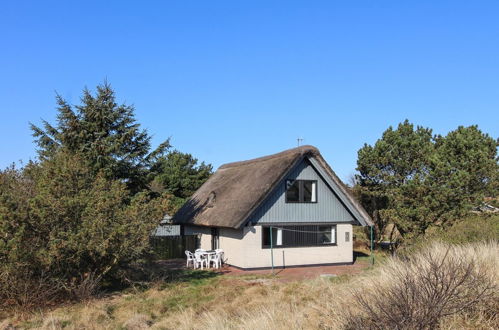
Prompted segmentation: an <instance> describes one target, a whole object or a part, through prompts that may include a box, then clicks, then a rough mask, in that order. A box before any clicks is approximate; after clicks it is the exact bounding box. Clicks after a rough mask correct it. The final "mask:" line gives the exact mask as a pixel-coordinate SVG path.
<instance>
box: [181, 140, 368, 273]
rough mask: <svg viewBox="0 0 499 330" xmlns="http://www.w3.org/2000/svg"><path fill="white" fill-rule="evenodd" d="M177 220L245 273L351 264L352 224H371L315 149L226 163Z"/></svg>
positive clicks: (206, 247)
mask: <svg viewBox="0 0 499 330" xmlns="http://www.w3.org/2000/svg"><path fill="white" fill-rule="evenodd" d="M173 223H174V224H180V225H182V227H183V230H182V231H183V233H184V234H185V235H192V234H195V235H198V236H199V238H200V239H199V240H198V241H199V247H200V248H203V249H206V250H210V249H217V248H220V249H223V250H224V253H225V262H226V263H228V264H230V265H232V266H235V267H238V268H242V269H255V268H270V267H272V266H274V267H289V266H306V265H333V264H350V263H352V262H353V242H352V240H353V233H352V226H353V225H358V226H371V225H372V221H371V219H370V217H369V215H368V214H367V213H366V211H365V210H364V209H363V208H362V206H360V205H359V204H358V203H357V202H356V200H355V199H354V198H353V196H351V194H350V193H349V191H348V189H347V188H346V187H345V185H344V184H343V183H342V182H341V180H340V179H339V178H338V177H337V176H336V174H335V173H334V172H333V170H332V169H331V167H330V166H329V165H328V164H327V163H326V161H325V160H324V158H323V157H322V156H321V154H320V153H319V150H318V149H317V148H315V147H313V146H301V147H298V148H293V149H290V150H286V151H283V152H280V153H277V154H274V155H270V156H265V157H261V158H256V159H252V160H246V161H241V162H235V163H229V164H225V165H222V166H221V167H220V168H219V169H218V170H217V171H216V172H215V173H214V174H213V175H212V176H211V177H210V178H209V179H208V181H206V182H205V183H204V184H203V185H202V186H201V187H200V188H199V189H198V190H197V191H196V192H195V193H194V195H193V196H192V197H191V198H190V199H189V200H188V201H187V202H186V203H185V204H184V205H183V206H182V208H181V209H180V210H179V211H178V212H177V213H176V214H175V215H174V216H173Z"/></svg>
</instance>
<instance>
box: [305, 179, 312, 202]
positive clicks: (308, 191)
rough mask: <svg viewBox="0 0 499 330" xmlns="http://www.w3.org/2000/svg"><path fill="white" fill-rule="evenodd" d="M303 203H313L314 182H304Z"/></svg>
mask: <svg viewBox="0 0 499 330" xmlns="http://www.w3.org/2000/svg"><path fill="white" fill-rule="evenodd" d="M303 201H304V202H311V201H312V181H303Z"/></svg>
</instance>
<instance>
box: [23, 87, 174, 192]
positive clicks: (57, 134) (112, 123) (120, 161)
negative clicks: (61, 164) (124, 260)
mask: <svg viewBox="0 0 499 330" xmlns="http://www.w3.org/2000/svg"><path fill="white" fill-rule="evenodd" d="M56 99H57V104H58V107H57V111H58V115H57V124H56V125H55V126H53V125H51V124H50V123H49V122H47V121H45V120H43V128H40V127H38V126H35V125H33V124H31V129H32V131H33V136H34V137H35V139H36V143H37V145H38V154H39V158H40V159H41V160H42V161H43V160H47V159H50V158H52V157H54V155H55V154H56V153H57V152H58V151H60V150H66V151H69V152H71V153H75V154H78V155H79V156H81V157H83V159H84V160H85V161H87V162H88V164H89V166H91V167H92V168H93V169H94V170H95V171H96V172H97V171H102V172H103V173H104V174H105V175H106V176H107V177H108V178H110V179H119V180H122V181H124V182H126V183H127V185H128V187H129V188H130V189H131V190H132V191H137V190H140V189H141V188H143V187H144V184H145V167H146V166H147V164H148V155H149V152H150V148H151V144H150V140H151V137H150V136H149V134H148V132H147V131H146V130H144V129H141V128H140V125H139V124H138V123H137V121H136V119H135V117H134V111H135V109H134V107H133V106H129V105H125V104H121V105H118V104H117V103H116V97H115V93H114V91H113V89H112V88H111V86H110V85H109V84H108V83H107V82H105V83H104V84H102V85H99V86H97V91H96V93H95V95H92V93H91V92H90V91H89V90H88V89H84V90H83V96H82V98H81V104H80V105H76V106H72V105H70V104H69V103H68V102H67V101H66V100H64V99H63V98H62V97H61V96H60V95H57V98H56ZM168 147H169V144H168V141H166V142H165V143H164V144H161V146H160V148H163V149H167V148H168ZM155 152H156V153H158V152H161V150H160V151H158V150H156V151H155Z"/></svg>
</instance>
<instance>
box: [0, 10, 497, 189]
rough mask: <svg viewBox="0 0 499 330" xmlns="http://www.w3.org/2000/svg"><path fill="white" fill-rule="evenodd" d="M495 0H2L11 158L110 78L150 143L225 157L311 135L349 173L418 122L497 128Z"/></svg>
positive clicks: (1, 78)
mask: <svg viewBox="0 0 499 330" xmlns="http://www.w3.org/2000/svg"><path fill="white" fill-rule="evenodd" d="M498 16H499V2H498V1H489V2H487V1H438V3H436V2H435V1H344V2H339V1H324V2H321V1H178V2H174V1H161V2H159V1H158V2H152V1H142V2H138V1H137V2H131V1H130V2H125V1H114V2H113V1H81V2H79V3H78V2H76V1H72V2H71V3H70V2H69V1H60V2H53V1H43V2H42V1H37V2H35V1H33V2H30V1H8V2H7V1H4V2H2V4H1V5H0V45H1V48H0V50H1V51H0V111H1V114H2V120H1V121H0V135H1V136H0V138H1V141H3V142H2V143H1V144H0V167H1V168H4V167H6V166H7V165H8V164H10V163H12V162H14V161H18V160H23V161H27V160H28V159H30V158H34V157H35V156H36V154H35V147H34V144H33V143H32V137H31V135H30V134H31V133H30V130H29V122H33V123H35V124H39V123H40V119H41V118H43V119H46V120H48V121H50V122H54V120H55V116H56V112H55V99H54V96H55V92H56V91H57V92H58V93H59V94H61V95H62V96H63V97H65V98H66V99H67V100H68V101H70V102H71V103H74V104H77V103H79V96H80V95H81V90H82V88H83V87H85V86H87V87H89V88H91V89H92V88H93V87H95V86H96V85H97V84H99V83H101V82H102V81H103V80H104V79H106V78H107V80H108V81H109V82H110V83H111V84H112V86H113V87H114V88H115V90H116V92H117V95H118V99H119V101H121V102H126V103H130V104H134V105H135V107H136V115H137V119H138V120H139V122H140V123H141V124H142V125H143V126H144V127H145V128H147V129H148V130H149V132H150V133H152V134H153V135H154V138H153V143H154V145H157V144H158V143H160V142H161V141H162V140H164V139H166V138H168V137H170V136H171V137H172V143H173V145H174V146H175V147H176V148H178V149H179V150H181V151H184V152H190V153H192V154H193V155H195V156H196V157H197V158H199V159H200V160H204V161H206V162H209V163H212V164H213V165H214V166H215V167H218V166H219V165H221V164H222V163H225V162H229V161H235V160H242V159H249V158H253V157H258V156H262V155H266V154H270V153H274V152H278V151H281V150H284V149H287V148H291V147H294V146H296V143H297V142H296V138H297V137H299V136H301V137H303V138H304V143H306V144H312V145H315V146H317V147H318V148H319V149H320V150H321V152H322V154H323V156H324V157H325V158H326V160H327V161H328V162H329V163H330V164H331V166H332V167H333V169H335V170H336V172H337V173H338V174H339V175H340V177H341V178H343V179H346V178H347V177H348V176H349V175H350V174H351V173H353V172H354V170H355V167H356V159H357V151H358V149H359V148H361V147H362V145H363V144H364V143H369V144H372V143H374V142H375V141H376V139H378V138H379V137H380V135H381V133H382V132H383V131H384V130H385V129H386V128H387V127H388V126H390V125H396V124H397V123H399V122H401V121H403V120H404V119H406V118H408V119H409V120H410V121H412V122H414V123H416V124H420V125H423V126H428V127H431V128H433V129H434V132H435V133H439V134H446V133H447V132H448V131H450V130H453V129H455V128H456V127H457V126H458V125H472V124H478V125H479V127H480V128H481V129H482V130H483V131H485V132H487V133H489V134H490V135H492V136H493V137H495V138H497V137H498V135H499V19H497V18H498Z"/></svg>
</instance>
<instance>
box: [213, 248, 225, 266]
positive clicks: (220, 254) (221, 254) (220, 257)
mask: <svg viewBox="0 0 499 330" xmlns="http://www.w3.org/2000/svg"><path fill="white" fill-rule="evenodd" d="M215 253H216V254H217V256H218V267H217V268H220V267H222V264H223V263H224V250H222V249H216V250H215Z"/></svg>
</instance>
